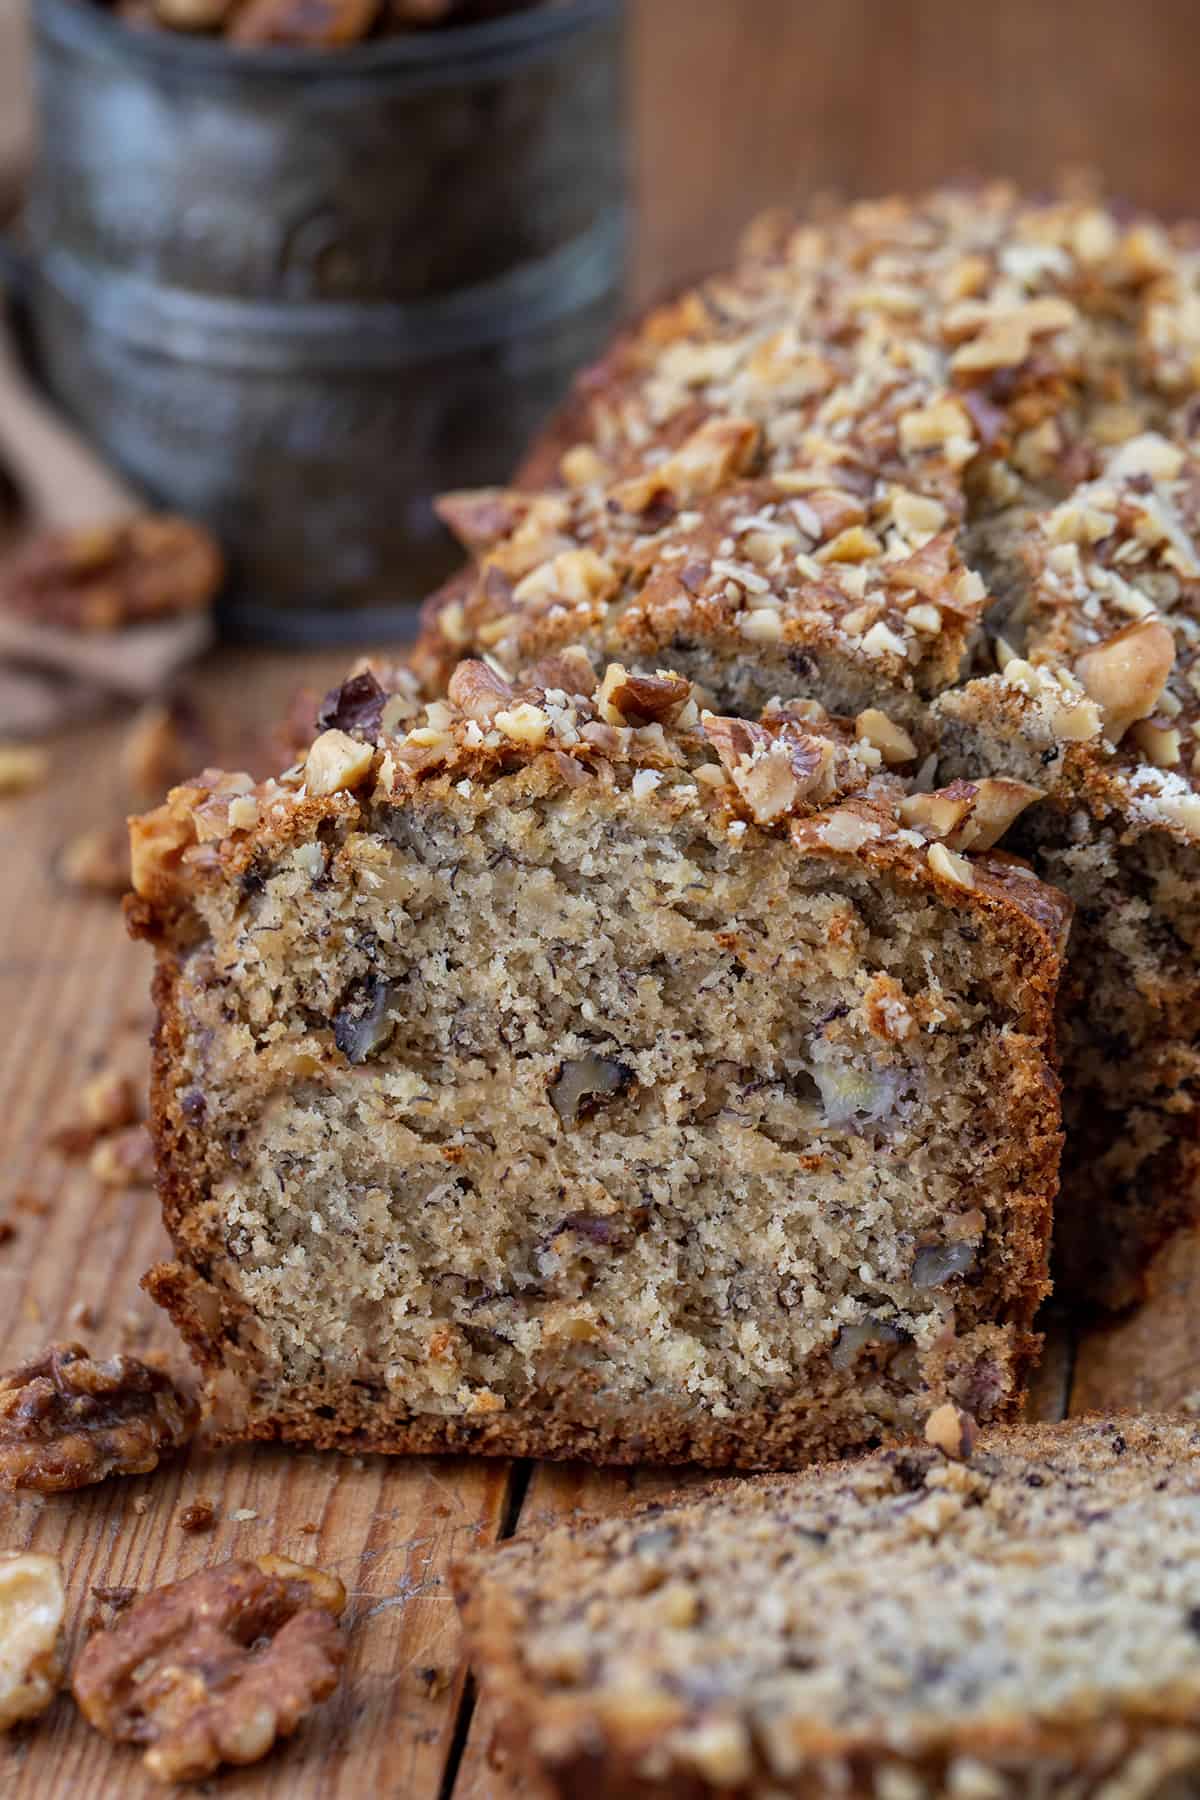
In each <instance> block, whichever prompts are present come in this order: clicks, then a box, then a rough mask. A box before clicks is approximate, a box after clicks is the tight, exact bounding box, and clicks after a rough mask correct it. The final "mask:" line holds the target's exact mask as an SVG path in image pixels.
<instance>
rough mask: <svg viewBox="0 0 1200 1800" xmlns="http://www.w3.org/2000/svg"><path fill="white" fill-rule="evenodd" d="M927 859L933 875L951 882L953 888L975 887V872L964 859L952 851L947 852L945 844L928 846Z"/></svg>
mask: <svg viewBox="0 0 1200 1800" xmlns="http://www.w3.org/2000/svg"><path fill="white" fill-rule="evenodd" d="M928 858H929V866H930V868H931V869H932V870H933V872H934V874H935V875H940V876H941V877H942V879H943V880H944V881H952V882H953V883H954V885H955V887H963V888H973V887H974V886H975V871H974V869H972V867H971V865H970V863H969V862H968V861H967V859H966V857H965V856H959V855H958V854H957V852H955V851H954V850H947V848H946V846H945V844H930V846H929V850H928Z"/></svg>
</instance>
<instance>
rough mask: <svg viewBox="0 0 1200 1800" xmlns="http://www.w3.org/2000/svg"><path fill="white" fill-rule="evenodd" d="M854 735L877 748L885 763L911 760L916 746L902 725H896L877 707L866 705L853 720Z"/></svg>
mask: <svg viewBox="0 0 1200 1800" xmlns="http://www.w3.org/2000/svg"><path fill="white" fill-rule="evenodd" d="M854 730H855V734H856V736H858V737H860V738H861V739H862V740H863V742H864V743H867V744H871V745H873V746H874V748H875V749H876V750H878V752H879V754H880V756H882V758H883V760H884V762H885V763H889V764H894V763H905V762H912V761H913V760H914V758H915V757H916V754H917V746H916V745H915V744H914V743H913V741H912V739H911V738H910V737H909V735H908V733H907V731H905V729H904V727H903V726H902V725H896V724H895V723H893V721H892V720H891V719H889V718H888V716H887V714H886V713H885V712H880V711H879V708H878V707H875V706H868V707H867V708H866V710H865V711H863V712H860V713H859V715H858V717H857V719H856V720H855V721H854Z"/></svg>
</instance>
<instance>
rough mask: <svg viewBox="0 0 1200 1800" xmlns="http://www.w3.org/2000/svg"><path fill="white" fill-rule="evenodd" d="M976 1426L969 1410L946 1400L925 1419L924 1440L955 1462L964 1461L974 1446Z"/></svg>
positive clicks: (976, 1432)
mask: <svg viewBox="0 0 1200 1800" xmlns="http://www.w3.org/2000/svg"><path fill="white" fill-rule="evenodd" d="M977 1434H978V1427H977V1425H976V1423H975V1420H974V1419H973V1418H972V1417H971V1414H970V1413H969V1412H963V1411H962V1409H961V1408H960V1407H957V1406H954V1405H953V1404H952V1403H951V1402H950V1401H948V1400H947V1401H946V1402H945V1404H944V1405H942V1406H935V1407H934V1409H933V1411H932V1412H931V1413H930V1415H929V1417H928V1418H927V1419H926V1421H925V1442H926V1443H927V1444H932V1445H933V1447H934V1448H935V1449H936V1450H940V1451H941V1452H942V1453H943V1455H945V1456H949V1457H951V1458H952V1459H953V1460H954V1461H955V1462H966V1461H967V1460H968V1459H969V1457H970V1455H971V1452H972V1451H973V1450H974V1448H975V1439H976V1436H977Z"/></svg>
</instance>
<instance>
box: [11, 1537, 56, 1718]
mask: <svg viewBox="0 0 1200 1800" xmlns="http://www.w3.org/2000/svg"><path fill="white" fill-rule="evenodd" d="M62 1620H63V1584H62V1571H61V1570H60V1569H59V1566H58V1564H57V1563H56V1562H55V1560H54V1558H53V1557H52V1556H35V1555H34V1554H33V1553H32V1551H24V1550H10V1551H6V1552H0V1731H7V1730H8V1728H9V1726H10V1725H16V1724H17V1723H18V1722H19V1721H20V1720H21V1719H34V1718H36V1717H37V1715H38V1714H39V1713H42V1712H45V1710H46V1708H47V1707H48V1706H49V1704H50V1702H51V1700H53V1698H54V1696H55V1693H56V1692H57V1690H58V1684H59V1682H60V1681H61V1679H62V1661H61V1657H60V1653H59V1649H60V1646H59V1634H60V1632H61V1630H62Z"/></svg>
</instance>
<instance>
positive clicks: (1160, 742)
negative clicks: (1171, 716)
mask: <svg viewBox="0 0 1200 1800" xmlns="http://www.w3.org/2000/svg"><path fill="white" fill-rule="evenodd" d="M1129 735H1130V737H1131V738H1132V739H1133V741H1134V743H1135V744H1136V745H1137V747H1138V749H1139V750H1140V751H1141V753H1142V755H1143V756H1144V757H1145V758H1146V761H1147V762H1148V763H1152V764H1153V765H1154V767H1155V768H1156V769H1173V768H1175V766H1176V764H1177V763H1179V762H1180V760H1181V759H1182V756H1183V741H1182V739H1181V738H1180V735H1179V732H1178V731H1177V730H1176V729H1175V727H1174V726H1172V725H1160V724H1158V723H1157V722H1156V721H1155V720H1153V719H1135V720H1134V723H1133V725H1132V726H1131V727H1130V733H1129Z"/></svg>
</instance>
